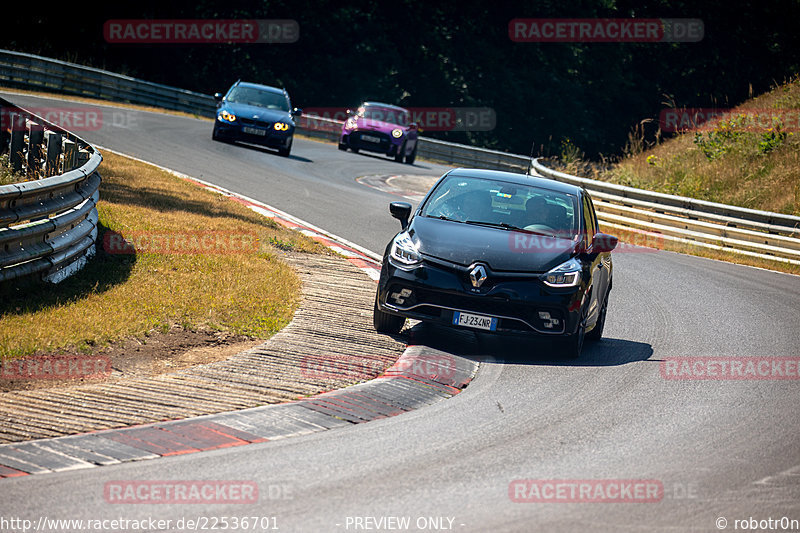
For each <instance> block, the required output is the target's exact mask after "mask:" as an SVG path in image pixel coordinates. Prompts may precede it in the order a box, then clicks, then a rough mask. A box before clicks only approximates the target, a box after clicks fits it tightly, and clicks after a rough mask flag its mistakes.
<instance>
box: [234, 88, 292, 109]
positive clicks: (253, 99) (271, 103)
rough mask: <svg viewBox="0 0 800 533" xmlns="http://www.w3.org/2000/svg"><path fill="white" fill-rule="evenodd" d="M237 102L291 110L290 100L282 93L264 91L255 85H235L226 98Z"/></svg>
mask: <svg viewBox="0 0 800 533" xmlns="http://www.w3.org/2000/svg"><path fill="white" fill-rule="evenodd" d="M225 99H226V100H227V101H228V102H233V103H235V104H247V105H254V106H258V107H266V108H267V109H277V110H280V111H289V102H288V100H287V99H286V96H284V95H283V94H281V93H273V92H270V91H263V90H261V89H257V88H255V87H234V88H233V89H232V90H231V92H230V93H228V96H227V97H226V98H225Z"/></svg>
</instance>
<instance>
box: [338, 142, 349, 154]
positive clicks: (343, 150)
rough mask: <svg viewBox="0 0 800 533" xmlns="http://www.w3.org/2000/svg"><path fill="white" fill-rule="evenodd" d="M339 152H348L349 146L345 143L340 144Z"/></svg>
mask: <svg viewBox="0 0 800 533" xmlns="http://www.w3.org/2000/svg"><path fill="white" fill-rule="evenodd" d="M339 150H341V151H342V152H346V151H347V145H346V144H344V143H339Z"/></svg>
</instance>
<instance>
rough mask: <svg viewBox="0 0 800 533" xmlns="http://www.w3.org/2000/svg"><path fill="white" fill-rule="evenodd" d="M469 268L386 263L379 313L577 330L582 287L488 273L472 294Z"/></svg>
mask: <svg viewBox="0 0 800 533" xmlns="http://www.w3.org/2000/svg"><path fill="white" fill-rule="evenodd" d="M468 270H469V269H468V268H467V267H463V266H460V265H453V264H448V263H445V262H439V261H433V262H432V261H430V260H426V261H424V262H423V264H422V265H421V266H418V267H416V268H411V269H408V268H405V267H403V268H400V267H399V266H397V265H396V264H395V263H394V262H393V261H391V260H388V259H386V258H384V261H383V266H382V268H381V276H380V280H379V282H378V295H377V301H378V307H379V309H380V310H381V311H383V312H386V313H392V314H396V315H400V316H404V317H407V318H413V319H417V320H422V321H426V322H436V323H440V324H444V325H452V324H453V317H454V313H456V312H464V313H471V314H477V315H481V316H487V317H493V318H497V319H498V320H497V322H496V329H495V331H496V332H497V333H520V334H525V333H530V334H538V335H550V336H558V335H572V334H574V333H575V332H576V331H577V326H578V322H579V319H580V314H581V309H582V307H583V304H584V294H585V288H584V287H583V286H582V285H579V286H576V287H565V288H552V287H548V286H547V285H545V284H544V283H543V282H542V281H541V280H540V278H539V274H530V273H506V272H490V274H489V276H488V278H487V280H486V281H485V282H484V285H483V286H482V287H481V288H479V289H474V288H473V287H472V285H471V282H470V280H469V273H468Z"/></svg>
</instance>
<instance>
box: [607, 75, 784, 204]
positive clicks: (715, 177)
mask: <svg viewBox="0 0 800 533" xmlns="http://www.w3.org/2000/svg"><path fill="white" fill-rule="evenodd" d="M767 112H771V113H774V115H773V116H769V115H767V114H766V113H767ZM798 113H800V77H796V78H795V79H793V80H792V81H789V82H787V83H784V84H782V85H779V86H776V87H775V88H773V89H772V90H771V91H769V92H767V93H765V94H763V95H761V96H758V97H757V98H753V99H750V100H748V101H747V102H745V103H744V104H742V105H740V106H738V107H736V108H735V109H733V110H732V111H731V114H730V115H729V116H726V117H722V118H720V119H718V120H714V121H709V122H708V123H706V124H703V125H702V127H701V128H699V129H697V130H695V131H688V132H686V133H682V134H679V135H677V136H676V137H674V138H671V139H669V140H667V141H665V142H663V143H660V144H658V145H656V146H654V147H652V148H651V149H649V150H646V151H640V152H638V153H635V154H633V155H631V156H630V157H627V158H625V159H623V160H622V161H620V162H619V163H618V164H617V165H616V166H615V167H614V168H613V169H611V170H610V171H609V172H606V173H604V174H601V175H600V179H604V180H607V181H612V182H614V183H620V184H623V185H630V186H632V187H638V188H643V189H648V190H653V191H658V192H664V193H668V194H676V195H679V196H688V197H690V198H697V199H700V200H708V201H711V202H719V203H723V204H728V205H737V206H741V207H748V208H751V209H760V210H764V211H773V212H776V213H784V214H790V215H800V134H798V132H797V127H798V124H797V115H798ZM765 121H767V122H768V123H765Z"/></svg>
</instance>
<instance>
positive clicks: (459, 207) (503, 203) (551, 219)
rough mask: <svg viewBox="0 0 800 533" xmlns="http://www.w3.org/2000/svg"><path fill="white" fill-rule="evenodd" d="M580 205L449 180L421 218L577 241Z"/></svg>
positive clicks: (531, 190)
mask: <svg viewBox="0 0 800 533" xmlns="http://www.w3.org/2000/svg"><path fill="white" fill-rule="evenodd" d="M577 205H578V199H577V197H576V196H573V195H571V194H566V193H561V192H557V191H551V190H547V189H542V188H539V187H532V186H525V185H517V184H514V183H507V182H504V181H496V180H492V179H484V178H474V177H463V176H449V177H447V178H445V179H444V180H443V181H442V182H441V183H440V184H439V185H438V186H437V187H436V189H435V190H434V191H433V194H432V195H431V196H430V198H428V200H427V202H426V203H425V205H424V206H423V207H422V212H421V215H422V216H426V217H433V218H443V219H448V220H455V221H458V222H466V223H471V224H484V225H491V226H497V227H504V228H508V229H521V230H526V231H533V232H536V233H543V234H546V235H553V236H556V237H561V238H565V239H574V238H575V237H577V236H578V213H577Z"/></svg>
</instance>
